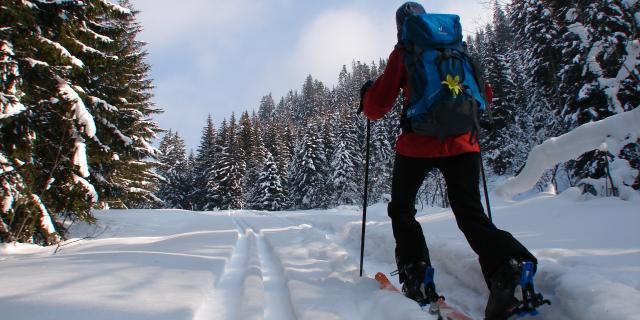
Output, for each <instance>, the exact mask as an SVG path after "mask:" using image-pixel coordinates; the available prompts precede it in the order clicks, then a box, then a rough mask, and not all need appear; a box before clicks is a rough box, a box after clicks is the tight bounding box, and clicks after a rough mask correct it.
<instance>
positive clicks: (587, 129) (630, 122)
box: [495, 108, 640, 197]
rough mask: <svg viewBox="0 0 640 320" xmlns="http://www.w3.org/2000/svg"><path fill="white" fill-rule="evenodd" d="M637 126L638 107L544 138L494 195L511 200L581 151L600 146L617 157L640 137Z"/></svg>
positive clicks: (599, 147)
mask: <svg viewBox="0 0 640 320" xmlns="http://www.w3.org/2000/svg"><path fill="white" fill-rule="evenodd" d="M638 123H640V108H635V109H633V110H631V111H627V112H623V113H620V114H617V115H614V116H611V117H608V118H606V119H603V120H600V121H596V122H590V123H586V124H584V125H582V126H580V127H578V128H576V129H574V130H572V131H570V132H568V133H566V134H564V135H561V136H559V137H555V138H551V139H548V140H546V141H544V142H543V143H542V144H540V145H538V146H536V147H534V148H533V150H531V152H530V153H529V157H528V159H527V163H526V164H525V166H524V168H523V169H522V171H521V173H520V174H519V175H518V176H516V177H512V178H509V179H507V180H506V181H505V182H504V183H503V184H502V185H500V186H499V187H498V188H497V189H496V190H495V193H496V194H498V195H500V196H503V197H511V196H513V195H516V194H518V193H521V192H525V191H528V190H529V189H531V188H532V187H533V186H534V185H535V184H536V182H538V179H539V178H540V176H542V174H543V173H544V171H546V170H548V169H551V168H552V167H553V166H555V165H556V164H557V163H561V162H565V161H569V160H571V159H576V158H577V157H578V156H580V155H581V154H583V153H585V152H588V151H591V150H596V149H602V148H603V143H604V144H605V146H606V148H607V149H608V150H609V151H610V152H611V153H612V154H618V153H619V152H620V150H621V148H622V147H624V146H625V144H626V143H629V142H632V141H636V140H637V139H638V138H640V127H639V126H638ZM617 168H619V167H617ZM628 170H631V169H630V168H629V169H628ZM625 176H626V174H625ZM619 182H620V181H619ZM629 197H631V195H629Z"/></svg>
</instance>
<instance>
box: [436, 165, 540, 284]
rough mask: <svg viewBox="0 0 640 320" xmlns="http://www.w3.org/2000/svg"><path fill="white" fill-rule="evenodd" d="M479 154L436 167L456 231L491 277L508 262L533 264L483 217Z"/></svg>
mask: <svg viewBox="0 0 640 320" xmlns="http://www.w3.org/2000/svg"><path fill="white" fill-rule="evenodd" d="M479 161H480V154H479V153H466V154H462V155H459V156H454V157H448V158H441V159H439V162H438V165H437V167H438V168H439V169H440V170H441V172H442V174H443V175H444V178H445V181H446V183H447V190H448V191H447V192H448V195H449V202H450V203H451V209H452V210H453V213H454V214H455V217H456V222H457V223H458V227H459V228H460V230H461V231H462V232H463V233H464V235H465V237H466V238H467V241H468V242H469V245H470V246H471V248H472V249H473V251H474V252H475V253H476V254H478V258H479V261H480V266H481V268H482V273H483V275H484V278H485V280H486V281H487V285H489V286H490V278H491V276H492V275H493V274H494V273H495V272H496V271H498V269H500V268H501V267H502V266H504V265H506V264H507V263H508V262H509V260H510V259H516V260H519V261H532V262H534V263H536V262H537V260H536V258H535V257H534V256H533V255H532V254H531V253H530V252H529V251H528V250H527V249H526V248H525V247H524V246H523V245H522V244H521V243H520V242H519V241H518V240H516V239H515V238H514V237H513V236H512V235H511V234H510V233H509V232H506V231H503V230H500V229H498V228H497V227H496V226H495V225H494V224H493V223H492V222H491V221H490V220H489V218H488V217H487V216H486V215H485V213H484V209H483V207H482V202H481V201H480V199H481V197H480V188H479V182H480V178H479V177H480V162H479Z"/></svg>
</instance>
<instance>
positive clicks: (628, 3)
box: [622, 0, 638, 8]
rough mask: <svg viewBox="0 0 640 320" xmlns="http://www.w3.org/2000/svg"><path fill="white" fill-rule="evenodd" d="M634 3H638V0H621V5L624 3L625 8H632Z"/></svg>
mask: <svg viewBox="0 0 640 320" xmlns="http://www.w3.org/2000/svg"><path fill="white" fill-rule="evenodd" d="M636 2H638V0H622V3H624V4H625V5H626V6H627V8H632V7H633V6H634V5H635V4H636Z"/></svg>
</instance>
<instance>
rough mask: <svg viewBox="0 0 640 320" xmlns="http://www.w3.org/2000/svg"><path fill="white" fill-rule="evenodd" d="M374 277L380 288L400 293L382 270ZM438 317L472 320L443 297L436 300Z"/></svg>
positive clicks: (452, 319) (448, 319)
mask: <svg viewBox="0 0 640 320" xmlns="http://www.w3.org/2000/svg"><path fill="white" fill-rule="evenodd" d="M375 278H376V281H378V283H379V284H380V289H383V290H389V291H393V292H397V293H400V290H398V288H396V286H394V285H393V283H391V281H389V278H387V276H386V275H385V274H384V273H382V272H378V273H376V276H375ZM438 319H442V320H472V319H471V318H470V317H469V316H467V315H465V314H464V313H462V312H460V311H458V310H456V309H454V308H452V307H451V306H450V305H448V304H447V303H446V302H445V301H444V299H440V300H438Z"/></svg>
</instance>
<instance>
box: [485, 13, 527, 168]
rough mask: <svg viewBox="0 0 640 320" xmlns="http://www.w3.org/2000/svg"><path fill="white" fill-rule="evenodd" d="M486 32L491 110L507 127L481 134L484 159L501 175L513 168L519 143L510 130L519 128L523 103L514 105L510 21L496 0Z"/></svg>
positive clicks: (486, 61) (487, 76)
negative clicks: (519, 113)
mask: <svg viewBox="0 0 640 320" xmlns="http://www.w3.org/2000/svg"><path fill="white" fill-rule="evenodd" d="M486 35H487V40H488V43H487V45H486V52H485V53H486V55H485V56H484V57H482V59H483V60H484V63H483V65H484V75H485V81H487V82H488V83H490V84H491V86H492V88H493V97H494V98H493V104H492V106H491V112H492V114H493V116H494V118H496V119H497V120H498V121H501V122H505V124H506V127H505V128H503V129H501V130H497V131H491V132H489V133H488V134H487V135H483V136H481V143H482V148H483V150H485V151H486V152H485V153H484V154H485V157H486V159H487V162H488V163H489V165H490V166H491V168H492V169H493V171H494V172H495V173H497V174H500V175H501V174H505V173H507V172H508V171H510V170H511V169H512V168H513V159H514V156H515V155H516V153H517V152H518V151H517V150H518V149H520V147H521V146H519V145H517V144H516V143H515V142H517V141H514V140H513V134H514V132H517V131H518V127H517V126H516V123H515V119H516V117H515V113H516V109H517V108H518V107H523V106H517V105H516V97H517V93H516V85H515V83H514V82H513V78H512V72H511V61H509V58H510V57H511V56H510V54H509V53H510V50H511V49H512V46H511V45H510V43H513V42H512V39H513V36H512V32H511V29H510V26H509V21H508V19H507V17H506V15H505V13H504V11H503V10H502V8H501V7H500V5H499V4H498V2H497V1H495V2H494V12H493V24H492V25H490V26H487V29H486Z"/></svg>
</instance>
